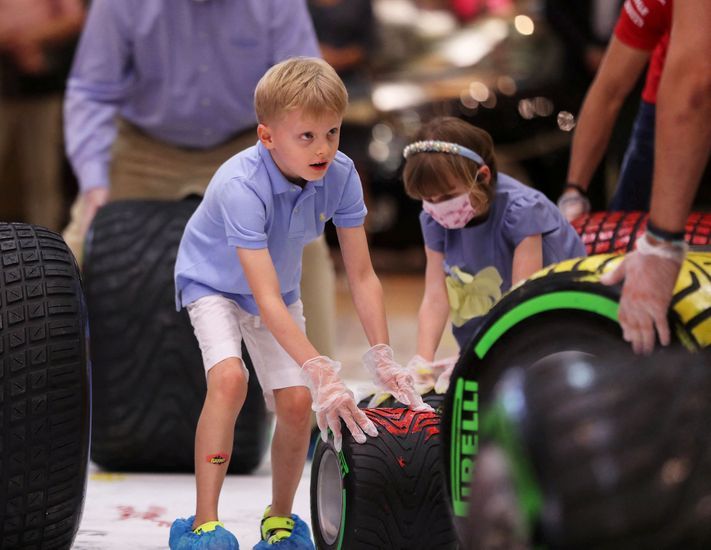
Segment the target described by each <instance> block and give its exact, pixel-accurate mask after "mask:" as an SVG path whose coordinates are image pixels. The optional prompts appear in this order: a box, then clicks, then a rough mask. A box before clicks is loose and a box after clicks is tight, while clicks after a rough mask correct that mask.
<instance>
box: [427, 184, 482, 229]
mask: <svg viewBox="0 0 711 550" xmlns="http://www.w3.org/2000/svg"><path fill="white" fill-rule="evenodd" d="M422 209H423V210H424V211H425V212H427V213H428V214H429V215H430V216H432V219H433V220H434V221H436V222H437V223H438V224H440V225H441V226H442V227H444V228H445V229H461V228H462V227H464V226H465V225H467V224H468V223H469V222H470V221H471V219H472V218H473V217H474V216H476V214H477V211H476V210H475V208H474V207H473V206H472V203H471V201H470V200H469V193H462V194H461V195H457V196H456V197H454V198H451V199H448V200H446V201H442V202H436V203H435V202H428V201H424V200H423V201H422Z"/></svg>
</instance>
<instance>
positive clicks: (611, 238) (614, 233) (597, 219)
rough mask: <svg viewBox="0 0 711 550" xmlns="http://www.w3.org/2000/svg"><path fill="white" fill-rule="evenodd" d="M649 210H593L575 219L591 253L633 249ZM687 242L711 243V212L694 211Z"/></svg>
mask: <svg viewBox="0 0 711 550" xmlns="http://www.w3.org/2000/svg"><path fill="white" fill-rule="evenodd" d="M648 217H649V214H648V213H647V212H593V213H591V214H586V215H584V216H581V217H579V218H577V219H576V220H574V221H573V222H572V225H573V227H574V228H575V230H576V231H577V232H578V235H580V237H581V238H582V240H583V244H585V249H586V251H587V253H588V254H606V253H612V252H629V251H630V250H632V249H633V248H634V242H635V240H637V238H638V237H639V236H640V235H641V234H642V233H644V230H645V229H646V227H647V218H648ZM685 238H686V242H687V243H689V244H690V245H693V246H708V245H711V213H705V212H692V213H691V214H689V218H688V220H687V221H686V237H685Z"/></svg>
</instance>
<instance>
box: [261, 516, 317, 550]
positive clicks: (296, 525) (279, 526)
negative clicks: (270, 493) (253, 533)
mask: <svg viewBox="0 0 711 550" xmlns="http://www.w3.org/2000/svg"><path fill="white" fill-rule="evenodd" d="M269 510H270V507H267V509H266V511H265V512H264V517H263V518H262V526H261V535H262V540H261V541H260V542H259V543H257V544H256V545H255V546H254V548H253V550H314V543H313V541H312V540H311V532H310V531H309V527H308V525H306V523H305V522H304V520H302V519H301V518H300V517H299V516H297V515H296V514H291V517H290V518H287V517H281V516H270V515H269Z"/></svg>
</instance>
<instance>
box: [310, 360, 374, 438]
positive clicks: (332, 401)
mask: <svg viewBox="0 0 711 550" xmlns="http://www.w3.org/2000/svg"><path fill="white" fill-rule="evenodd" d="M339 370H341V364H340V363H338V362H336V361H333V360H331V359H330V358H328V357H326V356H325V355H319V356H317V357H314V358H312V359H309V360H308V361H306V363H304V364H303V365H302V366H301V372H302V373H303V374H304V379H305V381H306V385H307V386H308V387H309V389H310V390H311V398H312V400H313V405H312V408H313V410H314V411H315V412H316V423H317V424H318V428H319V430H321V439H322V440H323V441H324V442H325V441H328V429H329V428H330V429H331V432H333V444H334V447H335V449H336V451H340V450H341V445H342V439H343V438H342V434H341V419H343V421H344V422H345V423H346V426H347V427H348V430H349V431H350V432H351V434H352V435H353V439H355V440H356V442H358V443H365V434H368V435H370V436H372V437H377V436H378V430H377V428H376V427H375V424H373V423H372V422H371V420H370V419H369V418H368V417H367V416H366V415H365V413H364V412H363V411H362V410H360V409H359V408H358V406H357V405H356V402H355V399H354V398H353V392H352V391H350V390H349V389H348V388H347V387H346V386H345V384H344V383H343V382H342V381H341V379H340V378H339V377H338V374H337V373H338V371H339Z"/></svg>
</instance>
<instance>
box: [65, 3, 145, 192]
mask: <svg viewBox="0 0 711 550" xmlns="http://www.w3.org/2000/svg"><path fill="white" fill-rule="evenodd" d="M123 5H124V4H123V3H122V2H112V1H111V0H94V1H93V2H92V4H91V8H90V10H89V14H88V17H87V21H86V25H85V26H84V30H83V32H82V35H81V39H80V41H79V46H78V48H77V52H76V55H75V57H74V62H73V65H72V70H71V73H70V75H69V79H68V81H67V90H66V95H65V101H64V121H65V122H64V134H65V142H66V151H67V156H68V157H69V160H70V162H71V164H72V167H73V168H74V172H75V173H76V175H77V178H78V180H79V189H80V191H81V192H82V193H86V192H87V191H89V190H91V189H94V188H105V189H108V187H109V161H110V150H111V146H112V144H113V142H114V140H115V138H116V123H115V117H116V114H117V112H118V109H119V107H120V105H121V103H122V102H123V101H124V99H125V97H126V94H127V92H128V89H129V88H130V85H131V82H132V80H133V67H132V66H131V41H130V36H129V29H128V26H129V22H128V21H126V17H127V10H125V9H123V11H122V8H121V6H123Z"/></svg>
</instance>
